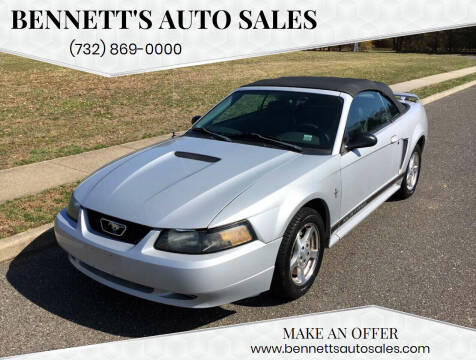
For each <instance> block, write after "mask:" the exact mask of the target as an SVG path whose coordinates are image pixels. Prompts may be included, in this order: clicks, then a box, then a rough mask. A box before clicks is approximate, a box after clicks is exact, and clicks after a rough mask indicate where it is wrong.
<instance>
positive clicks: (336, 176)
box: [210, 156, 340, 242]
mask: <svg viewBox="0 0 476 360" xmlns="http://www.w3.org/2000/svg"><path fill="white" fill-rule="evenodd" d="M312 160H313V159H310V161H311V162H312ZM282 170H283V169H281V171H279V174H276V173H273V172H272V173H270V174H267V175H266V176H265V177H264V178H263V179H261V181H260V182H259V183H257V184H255V185H253V186H252V187H251V188H250V189H248V190H247V191H246V192H245V193H243V194H241V195H240V196H239V197H238V198H236V199H235V200H234V201H233V202H231V203H230V204H229V205H228V206H227V207H226V208H225V209H223V210H222V211H221V212H220V214H218V216H217V217H216V218H215V219H214V220H213V221H212V223H211V224H210V227H216V226H222V225H226V224H229V223H233V222H235V221H239V220H243V219H248V220H249V221H250V223H251V224H252V226H253V228H254V230H255V231H256V233H257V235H258V237H259V239H261V240H262V241H264V242H270V241H273V240H275V239H277V238H280V237H282V236H283V234H284V232H285V230H286V228H287V226H288V225H289V223H290V222H291V220H292V218H293V217H294V215H296V213H297V212H298V211H299V210H300V209H301V208H302V207H303V206H304V205H305V204H306V203H308V202H309V201H312V200H315V199H321V200H323V201H324V202H325V203H326V205H327V207H328V209H329V216H330V222H331V223H332V221H333V220H335V219H337V218H338V216H339V212H340V197H338V196H336V195H335V190H336V189H337V190H338V191H337V193H340V168H339V160H338V158H337V156H335V157H331V158H329V159H328V160H327V161H325V162H324V163H321V164H319V166H309V163H308V164H303V163H299V162H297V163H294V164H292V165H291V166H290V169H284V170H285V171H282ZM296 174H299V175H298V176H296Z"/></svg>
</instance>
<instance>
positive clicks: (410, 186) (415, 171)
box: [396, 145, 421, 199]
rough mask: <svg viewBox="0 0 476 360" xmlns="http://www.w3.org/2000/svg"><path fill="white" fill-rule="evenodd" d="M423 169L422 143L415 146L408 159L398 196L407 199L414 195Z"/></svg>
mask: <svg viewBox="0 0 476 360" xmlns="http://www.w3.org/2000/svg"><path fill="white" fill-rule="evenodd" d="M420 170H421V148H420V145H417V146H415V148H414V149H413V152H412V154H411V156H410V160H409V161H408V166H407V171H406V173H405V175H404V177H403V181H402V186H401V188H400V190H399V191H398V192H397V194H396V195H397V197H398V198H400V199H407V198H409V197H410V196H412V195H413V193H414V192H415V190H416V187H417V184H418V179H419V178H420Z"/></svg>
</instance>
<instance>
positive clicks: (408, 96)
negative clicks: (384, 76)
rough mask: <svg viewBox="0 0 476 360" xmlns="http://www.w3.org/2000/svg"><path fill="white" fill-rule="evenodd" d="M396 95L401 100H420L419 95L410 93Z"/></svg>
mask: <svg viewBox="0 0 476 360" xmlns="http://www.w3.org/2000/svg"><path fill="white" fill-rule="evenodd" d="M394 95H395V97H396V98H397V99H398V100H399V101H411V102H418V101H419V100H420V98H419V97H418V95H415V94H410V93H395V94H394Z"/></svg>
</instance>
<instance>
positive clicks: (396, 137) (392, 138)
mask: <svg viewBox="0 0 476 360" xmlns="http://www.w3.org/2000/svg"><path fill="white" fill-rule="evenodd" d="M397 141H398V136H397V135H393V136H392V137H391V138H390V143H391V144H395V143H396V142H397Z"/></svg>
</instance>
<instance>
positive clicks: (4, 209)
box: [0, 74, 476, 239]
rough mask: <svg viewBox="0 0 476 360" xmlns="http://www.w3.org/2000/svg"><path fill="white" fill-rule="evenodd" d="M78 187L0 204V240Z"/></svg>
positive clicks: (49, 217)
mask: <svg viewBox="0 0 476 360" xmlns="http://www.w3.org/2000/svg"><path fill="white" fill-rule="evenodd" d="M473 80H476V74H471V75H468V76H464V77H461V78H458V79H454V80H448V81H445V82H442V83H439V84H436V85H431V86H427V87H423V88H420V89H417V90H415V91H413V92H414V93H416V94H417V95H418V96H419V97H420V98H421V99H423V98H425V97H427V96H430V95H433V94H436V93H439V92H442V91H445V90H448V89H451V88H453V87H455V86H458V85H461V84H464V83H467V82H470V81H473ZM77 184H78V182H76V183H74V184H67V185H63V186H58V187H55V188H51V189H48V190H45V191H43V192H41V193H38V194H35V195H29V196H25V197H22V198H19V199H15V200H11V201H7V202H5V203H3V204H0V239H2V238H5V237H8V236H11V235H14V234H17V233H20V232H22V231H25V230H28V229H31V228H34V227H37V226H40V225H43V224H46V223H49V222H52V221H53V220H54V217H55V215H56V214H57V213H58V211H59V210H61V209H62V208H64V207H65V206H66V205H67V204H68V201H69V196H70V194H71V192H72V191H73V189H74V188H75V187H76V185H77Z"/></svg>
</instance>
